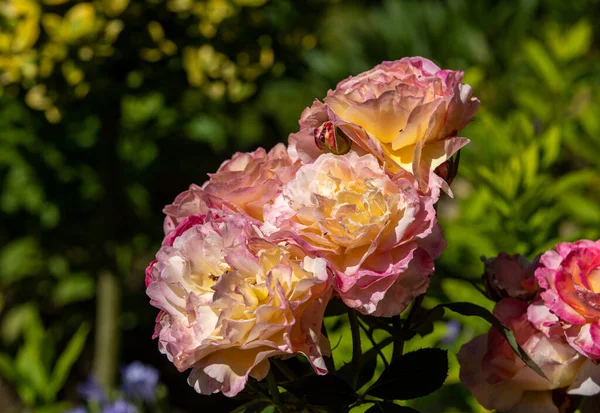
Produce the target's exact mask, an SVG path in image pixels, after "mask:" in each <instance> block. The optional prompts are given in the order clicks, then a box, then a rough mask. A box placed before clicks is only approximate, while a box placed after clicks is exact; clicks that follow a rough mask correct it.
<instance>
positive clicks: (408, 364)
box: [366, 348, 448, 400]
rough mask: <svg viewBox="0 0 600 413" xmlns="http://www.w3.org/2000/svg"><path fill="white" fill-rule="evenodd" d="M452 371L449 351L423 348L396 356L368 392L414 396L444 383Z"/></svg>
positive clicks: (397, 397)
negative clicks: (449, 371) (449, 365)
mask: <svg viewBox="0 0 600 413" xmlns="http://www.w3.org/2000/svg"><path fill="white" fill-rule="evenodd" d="M447 375H448V352H447V351H446V350H442V349H438V348H423V349H420V350H417V351H413V352H410V353H406V354H404V355H403V356H402V357H400V358H398V359H396V360H394V361H393V362H392V363H391V364H390V365H389V366H388V368H387V369H385V370H384V372H383V373H382V374H381V376H380V377H379V379H377V381H376V382H375V383H374V384H373V385H372V386H371V387H370V388H369V389H368V390H367V392H366V394H369V395H371V396H375V397H381V398H382V399H386V400H410V399H416V398H418V397H423V396H426V395H428V394H430V393H433V392H434V391H435V390H437V389H439V388H440V387H442V385H443V384H444V381H445V380H446V377H447Z"/></svg>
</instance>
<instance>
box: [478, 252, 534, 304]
mask: <svg viewBox="0 0 600 413" xmlns="http://www.w3.org/2000/svg"><path fill="white" fill-rule="evenodd" d="M484 265H485V270H484V273H483V276H482V281H483V285H484V286H485V290H486V293H487V294H488V296H489V297H490V298H491V299H492V300H495V301H500V300H501V299H503V298H508V297H512V298H517V299H519V300H522V301H529V300H531V299H532V298H533V297H534V296H535V294H536V292H537V291H538V289H539V286H538V284H537V281H536V279H535V274H534V273H535V269H536V268H537V266H538V259H535V260H534V262H533V263H530V262H529V261H528V260H527V258H525V257H524V256H522V255H519V254H514V255H508V254H505V253H501V254H498V256H497V257H494V258H488V259H484Z"/></svg>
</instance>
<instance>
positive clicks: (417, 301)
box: [402, 294, 425, 332]
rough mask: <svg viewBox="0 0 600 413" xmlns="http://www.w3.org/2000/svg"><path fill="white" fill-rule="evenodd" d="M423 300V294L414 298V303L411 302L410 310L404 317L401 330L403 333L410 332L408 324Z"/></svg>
mask: <svg viewBox="0 0 600 413" xmlns="http://www.w3.org/2000/svg"><path fill="white" fill-rule="evenodd" d="M423 299H425V294H421V295H420V296H418V297H417V298H415V301H414V302H413V305H412V307H411V308H410V311H409V312H408V317H406V320H405V321H404V325H403V326H402V330H403V331H404V332H407V331H410V327H411V326H410V322H411V321H412V319H413V317H414V315H415V313H416V312H417V310H418V309H419V308H421V304H423Z"/></svg>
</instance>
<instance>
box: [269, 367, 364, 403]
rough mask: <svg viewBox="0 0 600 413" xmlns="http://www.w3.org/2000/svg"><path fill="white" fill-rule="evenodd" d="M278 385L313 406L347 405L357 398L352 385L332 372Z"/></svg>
mask: <svg viewBox="0 0 600 413" xmlns="http://www.w3.org/2000/svg"><path fill="white" fill-rule="evenodd" d="M280 386H281V387H283V388H285V389H286V390H288V391H289V392H290V393H293V394H294V395H295V396H297V397H299V398H302V397H304V398H305V399H306V401H307V402H308V403H310V404H313V405H315V406H328V405H333V406H340V405H344V406H347V405H349V404H352V403H354V402H355V401H356V400H357V399H358V395H357V394H356V392H355V391H354V390H353V389H352V387H350V385H349V384H348V383H346V382H345V381H344V380H343V379H341V378H339V377H337V376H335V375H333V374H327V375H325V376H307V377H302V378H300V379H298V380H294V381H291V382H287V383H282V384H280Z"/></svg>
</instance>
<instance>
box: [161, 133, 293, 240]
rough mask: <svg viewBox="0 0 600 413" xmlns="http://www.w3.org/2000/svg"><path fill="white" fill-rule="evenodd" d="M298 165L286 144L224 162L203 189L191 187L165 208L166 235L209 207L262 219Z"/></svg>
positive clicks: (260, 149) (237, 155) (248, 153)
mask: <svg viewBox="0 0 600 413" xmlns="http://www.w3.org/2000/svg"><path fill="white" fill-rule="evenodd" d="M298 167H299V163H294V162H293V161H292V160H291V159H290V157H289V156H288V153H287V149H286V147H285V145H283V144H281V143H280V144H277V145H275V146H274V147H273V149H271V150H270V151H269V152H268V153H267V152H266V151H265V150H264V149H263V148H258V149H257V150H255V151H254V152H247V153H246V152H244V153H242V152H238V153H236V154H235V155H233V157H232V158H231V159H230V160H227V161H225V162H223V164H222V165H221V166H220V167H219V169H218V170H217V172H216V173H214V174H209V177H210V179H209V180H208V181H206V182H205V183H204V184H203V185H202V187H199V186H198V185H191V186H190V188H189V189H188V190H187V191H185V192H183V193H181V194H179V195H178V196H177V198H175V201H174V202H173V203H172V204H171V205H167V206H166V207H165V208H164V210H163V211H164V213H165V214H166V215H167V217H166V218H165V223H164V230H165V235H168V234H169V233H170V232H171V231H173V230H174V229H175V227H176V226H177V224H178V223H179V222H180V221H181V220H182V219H184V218H187V217H188V216H190V215H192V214H205V213H206V212H207V211H208V209H209V208H212V209H226V210H232V211H237V212H242V213H245V214H247V215H248V216H250V217H252V218H254V219H257V220H262V211H263V207H264V205H265V204H268V203H270V202H272V201H273V199H274V198H275V197H276V196H277V194H278V193H279V192H280V190H281V187H282V185H283V184H284V183H286V182H287V181H289V180H290V179H292V178H293V177H294V174H295V173H296V170H297V169H298Z"/></svg>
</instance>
